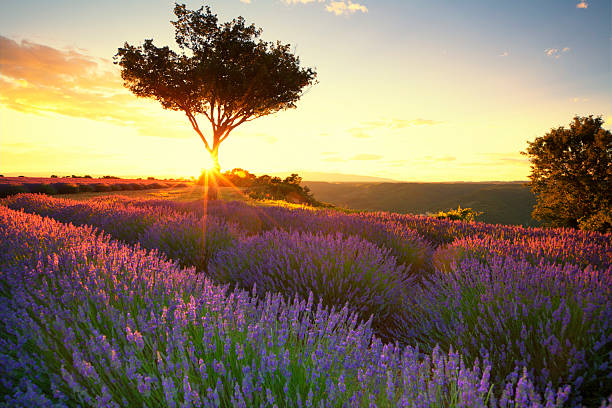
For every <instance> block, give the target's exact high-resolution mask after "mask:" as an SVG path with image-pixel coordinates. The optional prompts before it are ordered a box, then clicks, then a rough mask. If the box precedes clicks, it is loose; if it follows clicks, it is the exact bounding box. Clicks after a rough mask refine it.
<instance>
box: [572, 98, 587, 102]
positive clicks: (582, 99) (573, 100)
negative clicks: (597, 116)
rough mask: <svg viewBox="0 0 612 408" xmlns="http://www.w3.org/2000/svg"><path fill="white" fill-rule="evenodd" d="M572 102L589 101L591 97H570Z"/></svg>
mask: <svg viewBox="0 0 612 408" xmlns="http://www.w3.org/2000/svg"><path fill="white" fill-rule="evenodd" d="M570 100H571V101H572V102H574V103H578V102H588V101H589V98H580V97H575V98H571V99H570Z"/></svg>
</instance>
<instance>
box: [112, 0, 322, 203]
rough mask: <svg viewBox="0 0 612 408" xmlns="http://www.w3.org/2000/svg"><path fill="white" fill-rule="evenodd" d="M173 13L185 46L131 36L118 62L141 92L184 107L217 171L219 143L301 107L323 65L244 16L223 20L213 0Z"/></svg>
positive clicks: (132, 87) (135, 90)
mask: <svg viewBox="0 0 612 408" xmlns="http://www.w3.org/2000/svg"><path fill="white" fill-rule="evenodd" d="M174 14H175V15H176V17H177V20H176V21H172V24H173V25H174V28H175V40H176V43H177V44H178V47H179V49H180V52H175V51H173V50H171V49H170V48H169V47H168V46H165V47H157V46H155V45H153V40H145V41H144V44H143V45H141V46H138V47H135V46H133V45H130V44H128V43H125V45H124V46H123V48H119V49H118V52H117V54H116V55H115V63H116V64H119V66H120V67H121V77H122V78H123V80H124V85H125V86H126V87H127V88H128V89H130V91H132V92H133V93H134V94H135V95H137V96H140V97H146V98H153V99H156V100H157V101H159V102H160V103H161V105H162V106H163V108H164V109H170V110H174V111H183V112H185V115H186V116H187V118H188V119H189V123H190V124H191V126H192V127H193V129H194V130H195V132H196V133H197V134H198V135H199V136H200V138H201V139H202V141H203V142H204V146H205V147H206V150H207V151H208V152H209V153H210V154H211V156H212V158H213V160H214V162H215V169H214V170H215V173H216V174H218V173H219V169H220V166H219V145H220V144H221V143H222V142H223V141H224V140H225V139H227V137H228V136H229V134H230V132H231V131H232V130H234V129H235V128H236V127H237V126H239V125H241V124H243V123H245V122H248V121H251V120H253V119H256V118H259V117H262V116H266V115H269V114H272V113H275V112H278V111H280V110H284V109H289V108H295V103H296V102H297V101H298V100H299V99H300V97H301V96H302V93H303V89H304V88H305V87H307V86H309V85H312V84H314V83H315V82H316V72H315V71H314V70H313V69H312V68H302V67H300V60H299V58H298V57H296V56H295V55H294V54H293V53H292V52H291V50H290V46H289V45H288V44H281V43H280V42H276V43H271V42H265V41H263V40H261V39H260V38H259V37H260V35H261V32H262V31H261V29H260V28H256V27H255V26H254V25H247V24H246V23H245V20H244V18H242V17H238V18H236V19H234V20H232V21H230V22H227V23H222V24H219V23H218V20H217V16H216V15H215V14H212V13H211V11H210V8H209V7H206V8H205V9H203V8H200V9H198V10H188V9H186V8H185V5H179V4H175V7H174ZM198 115H203V116H204V117H205V118H206V119H207V120H208V121H209V122H210V124H211V127H212V129H211V134H212V137H207V136H205V135H204V131H202V129H201V128H200V125H199V124H198V120H197V117H198ZM213 190H214V191H215V192H214V193H212V194H216V189H213Z"/></svg>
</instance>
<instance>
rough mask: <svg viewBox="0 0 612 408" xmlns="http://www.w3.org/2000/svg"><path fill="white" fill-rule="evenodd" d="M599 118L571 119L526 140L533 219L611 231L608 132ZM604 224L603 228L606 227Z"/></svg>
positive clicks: (611, 137) (611, 142) (611, 153)
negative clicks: (532, 196)
mask: <svg viewBox="0 0 612 408" xmlns="http://www.w3.org/2000/svg"><path fill="white" fill-rule="evenodd" d="M603 123H604V121H603V119H602V118H601V117H596V118H594V117H593V115H590V116H588V117H578V116H576V117H574V121H573V122H572V123H570V125H569V128H567V129H566V128H564V127H563V126H561V127H559V128H557V129H551V130H550V132H548V133H547V134H545V135H544V136H541V137H538V138H536V139H535V140H534V141H533V142H528V145H529V146H528V148H527V150H526V152H523V154H525V155H527V156H529V160H530V161H531V175H530V176H529V178H530V180H531V181H530V183H529V185H530V186H531V189H532V191H533V192H534V194H535V195H536V196H537V203H536V206H535V208H534V210H533V217H534V218H536V219H538V220H540V221H541V222H542V223H543V224H545V225H547V226H551V227H571V228H584V229H592V228H595V229H598V230H604V231H605V230H606V228H607V229H608V230H609V228H610V223H609V221H608V222H607V223H606V221H605V220H606V219H608V220H609V218H610V212H611V211H612V210H611V209H612V133H610V131H609V130H606V129H603V128H602V125H603ZM606 226H607V227H606Z"/></svg>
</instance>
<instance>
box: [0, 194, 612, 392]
mask: <svg viewBox="0 0 612 408" xmlns="http://www.w3.org/2000/svg"><path fill="white" fill-rule="evenodd" d="M8 204H9V205H11V206H12V207H13V208H23V209H25V210H26V211H31V212H38V213H41V214H45V215H49V216H54V217H56V218H58V219H61V220H63V221H70V222H76V223H80V224H93V225H96V226H98V227H100V228H103V229H105V230H106V231H108V232H109V233H111V234H112V235H113V236H115V237H118V238H121V239H124V240H127V241H130V242H138V241H140V242H142V243H143V245H145V246H147V247H149V248H157V249H161V250H162V251H164V252H165V253H166V254H168V255H169V256H171V257H172V258H174V259H177V260H181V261H182V262H183V264H186V265H197V266H198V267H199V268H200V269H203V268H204V267H205V266H207V265H208V267H209V268H208V269H209V271H208V272H209V274H210V275H211V276H214V277H215V278H216V279H217V280H221V281H222V282H231V283H233V284H237V285H238V286H242V287H245V288H250V287H251V285H253V284H257V287H258V288H259V289H260V290H262V289H263V290H264V291H268V290H271V291H276V292H283V293H285V294H286V295H290V294H293V293H295V291H297V292H299V293H301V294H302V295H306V294H307V293H308V292H309V291H314V292H315V293H316V294H317V295H318V296H320V297H321V298H322V299H323V300H324V301H325V302H326V303H327V304H331V305H343V304H344V303H345V302H349V303H348V304H349V307H350V308H351V310H352V311H357V312H359V313H360V314H361V316H362V317H367V316H369V315H370V314H373V315H374V320H373V323H374V328H375V329H376V330H377V332H378V333H379V334H383V335H385V337H386V338H391V339H394V340H399V341H401V342H402V343H408V344H417V345H418V346H419V347H420V348H421V349H423V350H426V351H432V350H433V349H434V348H435V346H436V344H442V345H444V347H449V346H455V347H460V350H461V352H462V353H463V354H464V355H466V356H468V357H469V358H470V359H476V358H479V359H481V360H482V359H488V360H489V361H492V362H494V364H493V371H492V375H493V378H494V379H495V381H496V382H498V383H499V382H503V381H505V380H507V379H508V377H507V376H508V375H510V374H511V373H512V372H516V370H515V368H516V367H519V368H523V367H524V368H526V369H527V370H528V373H529V375H530V377H531V378H533V379H534V380H535V381H536V386H537V388H538V389H539V390H540V391H542V390H544V389H545V388H546V385H547V384H548V383H549V382H552V384H554V385H555V386H558V385H561V384H572V386H573V389H574V394H573V398H574V402H577V401H579V399H580V398H581V397H582V396H584V397H586V398H589V397H590V398H592V399H591V400H589V401H590V402H593V401H597V400H598V399H600V398H601V397H605V396H607V395H606V393H609V390H610V389H611V387H612V383H611V379H612V378H611V377H612V375H611V369H610V367H612V362H611V352H612V349H611V347H612V331H611V327H610V322H611V321H612V305H611V300H610V288H611V287H612V282H611V276H612V273H611V270H610V263H609V257H610V253H609V252H610V246H609V236H607V237H606V236H602V235H593V236H588V237H586V238H585V237H584V236H581V235H580V233H572V232H569V231H546V230H524V229H520V228H505V227H500V231H496V230H495V229H491V228H490V227H489V226H486V225H479V224H461V223H454V222H446V229H447V230H451V229H456V230H461V229H463V230H464V231H465V230H469V229H472V230H473V231H474V230H475V231H476V233H474V234H473V235H472V236H471V237H470V236H467V234H466V233H463V237H464V238H461V239H460V240H463V241H465V240H466V239H468V238H469V239H472V238H478V237H479V235H478V234H480V237H481V238H482V237H487V236H486V232H487V231H488V230H489V231H492V232H491V233H492V234H497V236H498V237H500V238H509V237H511V238H513V239H514V241H518V242H521V241H520V240H521V239H522V242H523V243H526V244H528V245H523V247H524V248H525V253H526V254H527V255H529V256H519V255H521V252H520V251H515V252H514V253H513V252H512V251H510V250H507V251H506V253H507V254H509V255H512V256H503V257H501V256H498V255H496V254H495V252H494V251H491V252H487V253H486V256H484V255H483V254H482V253H479V254H477V255H478V256H476V257H474V256H471V255H470V254H474V252H475V251H474V249H475V248H476V249H479V250H481V249H482V247H475V248H471V251H467V250H466V249H465V248H464V247H457V246H456V247H453V246H452V245H454V244H451V246H450V247H448V246H441V247H439V248H438V250H437V251H436V254H435V256H434V258H435V259H437V261H438V262H437V264H439V263H440V259H446V260H447V261H448V258H449V254H451V255H453V257H451V258H452V259H451V261H449V262H446V265H447V266H448V265H450V266H452V267H448V268H431V264H428V263H427V255H429V256H431V248H430V247H429V246H428V245H427V244H426V242H425V241H424V240H422V239H421V238H419V236H418V235H417V234H416V232H415V231H414V230H411V229H408V228H406V227H402V223H404V224H407V223H408V222H412V223H413V224H416V225H417V226H419V223H420V224H421V225H420V228H421V230H423V229H425V228H427V220H426V219H421V218H416V217H413V218H414V219H410V218H409V217H406V216H399V217H397V218H399V219H395V220H385V217H387V218H388V217H389V216H388V215H385V214H356V215H346V214H340V213H337V212H326V211H319V212H312V211H308V210H303V211H296V210H287V209H283V208H274V207H270V208H253V207H249V206H246V205H244V204H242V203H223V202H219V203H215V204H212V205H210V206H209V209H208V210H209V211H208V214H213V215H212V216H209V217H208V219H207V222H206V224H204V222H203V220H202V219H200V218H198V217H197V215H199V214H203V212H202V210H201V209H200V207H199V206H197V205H194V204H193V203H187V204H183V203H171V202H167V201H163V202H162V201H138V200H126V199H117V198H113V199H109V200H102V201H98V202H88V203H79V202H71V201H66V200H54V199H49V198H45V197H41V196H22V197H17V198H15V199H12V200H11V201H10V202H8ZM224 220H225V221H224ZM381 220H382V221H381ZM429 222H431V223H432V224H433V227H429V229H430V230H436V229H437V230H444V222H441V221H438V220H430V221H429ZM204 225H206V226H207V237H206V238H207V239H204V233H203V227H204ZM279 228H284V229H285V230H286V231H285V230H279ZM219 231H221V233H219ZM307 231H310V232H307ZM338 231H340V232H341V233H343V234H339V233H338ZM398 231H400V232H401V233H402V235H399V238H398V235H395V234H396V232H398ZM258 232H259V233H258ZM555 233H558V234H559V236H560V239H559V240H560V241H561V242H557V241H555V240H554V237H555V235H554V234H555ZM355 235H356V236H355ZM460 236H462V235H461V234H460ZM466 236H467V237H466ZM403 237H409V238H410V240H403ZM493 238H494V237H489V241H490V242H494V243H496V244H497V245H498V247H501V248H502V249H503V241H495V240H494V239H493ZM591 238H593V239H591ZM538 239H540V240H541V241H542V242H548V243H550V244H549V245H548V246H545V248H546V250H545V251H542V250H541V249H539V248H540V245H539V244H538V241H537V240H538ZM606 239H607V241H606ZM387 240H388V241H389V242H391V243H396V245H391V248H389V249H381V247H384V244H385V242H387ZM394 240H395V241H394ZM402 240H403V241H402ZM489 241H487V242H489ZM204 242H206V245H207V246H208V251H205V252H204V254H205V255H202V254H203V252H202V251H201V250H200V248H202V247H203V245H204ZM500 242H501V243H500ZM568 242H569V243H571V244H572V245H574V246H575V247H576V248H575V249H573V250H568V249H567V248H565V246H566V245H568ZM373 243H375V244H377V245H378V246H377V245H373ZM410 247H412V248H416V249H417V250H414V249H412V251H411V250H407V249H406V248H410ZM457 248H459V249H461V256H460V257H457V256H456V254H457V252H456V251H453V249H457ZM519 248H520V246H519ZM529 248H532V251H531V252H529ZM468 249H470V248H468ZM485 249H486V247H485ZM536 250H537V251H540V253H539V254H538V252H536ZM405 254H419V255H420V256H421V257H420V258H416V259H417V262H415V263H416V264H417V265H418V267H417V268H412V269H411V266H412V265H411V262H410V258H409V257H407V256H405ZM534 254H535V255H537V256H535V257H534V256H533V255H534ZM559 254H561V255H562V256H559ZM563 255H566V256H565V257H564V256H563ZM538 256H539V258H538ZM483 257H484V258H485V260H486V261H487V262H486V263H483V262H481V261H482V259H483ZM585 258H587V259H585ZM588 259H596V260H598V263H595V265H597V268H596V269H593V268H592V267H587V268H584V267H583V265H584V264H585V263H587V264H588V262H589V261H588ZM535 261H537V262H535ZM555 263H557V264H558V265H557V264H555ZM417 278H418V279H417Z"/></svg>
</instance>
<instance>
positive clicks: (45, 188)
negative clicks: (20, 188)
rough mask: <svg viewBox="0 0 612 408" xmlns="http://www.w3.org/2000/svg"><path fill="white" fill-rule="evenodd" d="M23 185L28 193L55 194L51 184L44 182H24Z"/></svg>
mask: <svg viewBox="0 0 612 408" xmlns="http://www.w3.org/2000/svg"><path fill="white" fill-rule="evenodd" d="M24 187H25V188H26V189H27V190H28V192H29V193H38V194H50V195H51V194H57V191H56V190H55V188H54V187H53V185H52V184H46V183H25V184H24Z"/></svg>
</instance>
